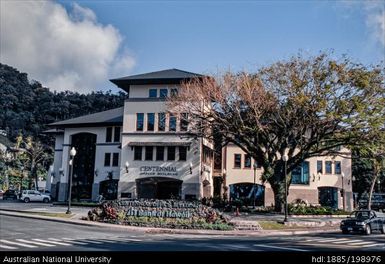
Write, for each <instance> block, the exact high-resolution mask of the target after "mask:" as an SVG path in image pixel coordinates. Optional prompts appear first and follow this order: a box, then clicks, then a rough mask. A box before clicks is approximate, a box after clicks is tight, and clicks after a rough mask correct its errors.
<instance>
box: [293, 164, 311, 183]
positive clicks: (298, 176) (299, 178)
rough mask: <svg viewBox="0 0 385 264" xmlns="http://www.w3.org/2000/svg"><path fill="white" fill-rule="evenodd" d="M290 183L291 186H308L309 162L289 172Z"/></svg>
mask: <svg viewBox="0 0 385 264" xmlns="http://www.w3.org/2000/svg"><path fill="white" fill-rule="evenodd" d="M291 183H293V184H309V162H308V161H304V162H302V166H298V167H296V168H295V169H294V170H293V171H292V172H291Z"/></svg>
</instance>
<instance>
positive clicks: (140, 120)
mask: <svg viewBox="0 0 385 264" xmlns="http://www.w3.org/2000/svg"><path fill="white" fill-rule="evenodd" d="M143 119H144V114H143V113H137V114H136V131H143Z"/></svg>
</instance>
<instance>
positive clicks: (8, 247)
mask: <svg viewBox="0 0 385 264" xmlns="http://www.w3.org/2000/svg"><path fill="white" fill-rule="evenodd" d="M0 248H5V249H17V248H15V247H10V246H6V245H0Z"/></svg>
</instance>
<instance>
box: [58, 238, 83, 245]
mask: <svg viewBox="0 0 385 264" xmlns="http://www.w3.org/2000/svg"><path fill="white" fill-rule="evenodd" d="M63 240H64V242H69V243H71V244H75V245H87V243H85V242H80V241H76V240H75V239H73V238H63Z"/></svg>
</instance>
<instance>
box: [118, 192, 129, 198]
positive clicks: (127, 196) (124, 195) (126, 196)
mask: <svg viewBox="0 0 385 264" xmlns="http://www.w3.org/2000/svg"><path fill="white" fill-rule="evenodd" d="M120 197H121V198H131V193H129V192H122V194H121V195H120Z"/></svg>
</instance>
